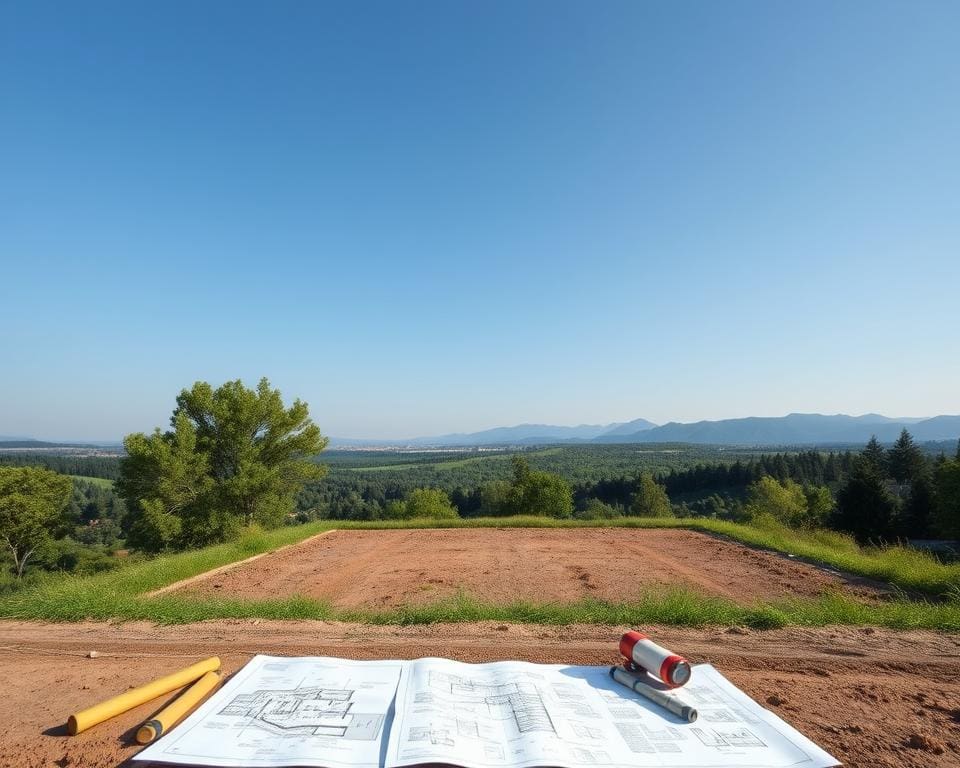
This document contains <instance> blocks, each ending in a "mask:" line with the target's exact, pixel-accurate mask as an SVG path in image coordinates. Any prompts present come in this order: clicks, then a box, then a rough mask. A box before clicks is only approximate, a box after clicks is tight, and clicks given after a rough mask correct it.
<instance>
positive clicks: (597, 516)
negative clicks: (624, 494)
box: [573, 498, 623, 520]
mask: <svg viewBox="0 0 960 768" xmlns="http://www.w3.org/2000/svg"><path fill="white" fill-rule="evenodd" d="M573 516H574V517H575V518H577V519H578V520H612V519H614V518H617V517H623V507H619V506H614V505H612V504H604V503H603V502H602V501H600V499H594V498H590V499H587V503H586V506H585V507H584V508H583V509H582V510H578V511H577V512H574V513H573Z"/></svg>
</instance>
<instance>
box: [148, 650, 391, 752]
mask: <svg viewBox="0 0 960 768" xmlns="http://www.w3.org/2000/svg"><path fill="white" fill-rule="evenodd" d="M403 666H404V662H400V661H348V660H346V659H334V658H325V657H304V658H283V657H277V656H255V657H254V658H253V659H252V660H251V661H250V663H249V664H247V665H246V666H245V667H244V668H243V669H241V670H240V671H239V672H237V674H235V675H234V676H233V677H232V678H231V679H230V680H229V682H227V683H226V684H225V685H224V686H223V687H222V688H221V689H220V690H219V691H217V692H216V693H215V694H214V695H213V696H212V697H211V698H209V699H208V700H207V701H206V702H204V704H202V705H201V706H200V707H199V708H198V709H197V710H196V711H195V712H194V713H193V714H192V715H190V717H188V718H187V719H186V720H184V721H183V722H182V723H180V725H178V726H177V727H176V728H174V729H173V730H171V731H170V733H169V734H167V735H165V736H162V737H161V738H160V739H159V740H157V741H156V742H154V743H153V744H151V745H150V746H148V747H147V748H146V749H145V750H143V751H142V752H140V753H139V754H138V755H137V756H136V757H135V758H134V759H135V760H150V761H156V762H165V763H178V764H182V765H209V766H228V767H229V768H239V766H251V767H255V766H270V767H278V766H322V767H323V768H380V766H382V765H383V754H382V753H383V749H384V746H385V744H386V738H387V736H386V734H387V732H388V730H389V728H390V717H391V716H392V713H393V701H394V695H395V693H396V690H397V683H398V682H399V681H400V673H401V671H402V670H403Z"/></svg>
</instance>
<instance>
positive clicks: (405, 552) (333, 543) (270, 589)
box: [175, 528, 883, 608]
mask: <svg viewBox="0 0 960 768" xmlns="http://www.w3.org/2000/svg"><path fill="white" fill-rule="evenodd" d="M668 585H670V586H677V585H682V586H686V587H689V588H691V589H694V590H697V591H699V592H703V593H705V594H710V595H718V596H721V597H725V598H729V599H732V600H736V601H738V602H741V603H753V602H757V601H762V600H770V599H773V598H779V597H785V596H791V597H817V596H819V595H821V594H823V593H824V592H827V591H830V590H837V589H844V590H847V591H851V592H853V593H855V594H857V595H859V596H861V597H877V596H878V595H881V594H883V588H882V586H880V585H877V584H870V583H868V582H866V580H864V579H857V578H855V577H850V576H846V575H844V574H840V573H836V572H831V571H828V570H826V569H824V568H820V567H817V566H814V565H810V564H807V563H804V562H801V561H798V560H796V559H792V558H790V557H787V556H785V555H779V554H776V553H772V552H766V551H760V550H755V549H751V548H750V547H746V546H744V545H742V544H737V543H735V542H731V541H727V540H724V539H719V538H715V537H712V536H708V535H706V534H703V533H698V532H695V531H682V530H670V529H650V530H637V529H617V528H581V529H575V530H569V529H568V530H563V529H536V528H467V529H456V530H444V529H439V530H423V529H419V530H377V531H333V532H331V533H329V534H326V535H323V536H317V537H314V538H312V539H308V540H307V541H304V542H302V543H300V544H296V545H293V546H290V547H285V548H284V549H282V550H279V551H277V552H275V553H273V554H270V555H266V556H262V557H258V558H257V559H256V560H255V561H251V562H247V563H241V564H239V565H237V566H236V567H234V568H227V569H223V570H220V571H217V572H212V573H210V574H209V575H206V576H201V577H199V578H194V579H191V580H189V582H188V583H187V582H185V583H184V584H183V585H182V586H181V587H179V588H176V589H175V591H177V592H179V593H180V594H190V595H218V596H230V597H242V598H251V599H263V598H276V597H289V596H291V595H302V596H306V597H312V598H318V599H325V600H329V601H330V602H331V603H333V604H334V605H336V606H339V607H349V608H358V607H362V608H390V607H395V606H398V605H402V604H417V603H427V602H435V601H437V600H439V599H442V598H445V597H450V596H452V595H455V594H457V593H458V592H460V591H463V592H466V593H468V594H469V595H471V596H472V597H475V598H478V599H480V600H483V601H488V602H493V603H504V602H513V601H517V600H528V601H534V602H572V601H576V600H579V599H581V598H584V597H588V596H589V597H595V598H601V599H606V600H612V601H627V600H631V599H634V598H636V597H638V596H639V595H640V593H641V591H643V590H644V589H649V588H656V587H662V586H668Z"/></svg>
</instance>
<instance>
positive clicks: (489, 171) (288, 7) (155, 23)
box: [0, 0, 960, 439]
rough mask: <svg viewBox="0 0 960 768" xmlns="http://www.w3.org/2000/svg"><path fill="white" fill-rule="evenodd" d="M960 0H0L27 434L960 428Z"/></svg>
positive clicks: (3, 132)
mask: <svg viewBox="0 0 960 768" xmlns="http://www.w3.org/2000/svg"><path fill="white" fill-rule="evenodd" d="M958 29H960V3H957V2H954V1H953V0H947V1H944V2H932V1H930V2H928V1H925V2H907V1H906V0H904V1H903V2H882V1H878V0H869V2H842V3H836V2H832V1H831V2H789V3H788V2H770V1H769V0H761V1H758V2H750V3H745V2H723V3H713V2H706V1H704V2H697V3H685V2H674V1H673V0H671V2H661V3H656V4H655V3H644V2H626V3H617V2H602V3H593V2H581V3H564V2H553V1H551V2H512V1H511V2H483V3H478V2H470V3H467V2H449V1H447V0H444V2H437V3H428V2H420V1H419V0H418V1H417V2H410V3H398V2H383V3H363V2H344V3H340V4H331V3H320V2H296V3H294V2H286V3H284V2H262V3H251V2H223V3H214V2H201V3H197V2H184V3H177V2H153V3H147V2H126V1H124V2H116V3H104V2H91V3H68V2H64V3H55V4H48V3H45V2H38V1H37V0H25V1H24V2H10V0H7V1H6V2H4V3H3V4H2V6H0V328H2V333H0V368H2V372H0V434H7V435H20V434H25V435H33V436H37V437H46V438H73V439H84V438H86V439H109V438H114V437H119V436H122V435H123V434H124V433H126V432H130V431H134V430H146V429H151V428H152V427H153V426H155V425H160V424H165V423H166V420H167V418H168V417H169V414H170V411H171V410H172V408H173V405H174V397H175V395H176V393H177V392H178V391H179V389H180V388H182V387H184V386H188V385H189V384H191V383H192V382H193V381H195V380H197V379H204V380H208V381H211V382H213V383H220V382H222V381H224V380H227V379H233V378H242V379H244V380H246V381H248V382H250V383H251V384H252V383H254V382H255V381H256V380H257V379H258V378H259V377H260V376H262V375H266V376H268V377H269V378H270V379H271V381H272V382H273V383H274V384H275V385H277V386H279V387H280V388H281V390H282V391H283V392H284V394H285V395H287V396H289V397H293V396H299V397H301V398H303V399H305V400H307V401H308V402H309V403H310V405H311V410H312V412H313V414H314V416H315V419H316V421H317V422H318V423H319V424H320V426H321V428H322V429H323V430H324V432H325V433H327V434H332V435H337V436H347V437H371V436H376V437H401V436H412V435H420V434H435V433H438V432H446V431H460V430H473V429H479V428H485V427H490V426H495V425H501V424H512V423H518V422H523V421H532V422H551V423H568V424H572V423H580V422H589V423H599V422H607V421H612V420H627V419H631V418H635V417H638V416H643V417H646V418H649V419H652V420H654V421H657V422H663V421H667V420H671V419H673V420H681V421H687V420H694V419H700V418H725V417H733V416H744V415H781V414H785V413H787V412H790V411H820V412H829V413H835V412H850V413H863V412H867V411H880V412H883V413H886V414H888V415H895V416H896V415H932V414H935V413H942V412H949V413H957V412H960V343H958V328H960V326H958V308H960V97H958V94H960V45H958V43H957V31H958Z"/></svg>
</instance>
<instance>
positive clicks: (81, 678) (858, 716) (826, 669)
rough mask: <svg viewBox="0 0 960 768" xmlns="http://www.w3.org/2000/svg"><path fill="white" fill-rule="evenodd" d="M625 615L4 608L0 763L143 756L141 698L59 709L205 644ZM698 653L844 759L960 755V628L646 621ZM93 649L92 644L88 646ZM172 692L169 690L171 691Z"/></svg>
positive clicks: (483, 653) (854, 767)
mask: <svg viewBox="0 0 960 768" xmlns="http://www.w3.org/2000/svg"><path fill="white" fill-rule="evenodd" d="M624 629H625V627H599V626H572V627H543V626H531V625H513V624H509V625H508V624H497V623H493V622H485V623H480V624H447V625H433V626H416V627H373V626H366V625H357V624H339V623H330V622H261V621H256V620H255V621H231V622H203V623H201V624H192V625H187V626H179V627H156V626H153V625H150V624H143V623H138V624H123V625H112V624H100V623H86V624H55V625H49V624H33V623H19V622H0V679H2V680H4V682H5V690H4V694H5V695H4V696H3V697H2V698H0V768H51V767H52V766H61V767H63V766H77V767H78V768H79V767H81V766H82V767H83V768H108V767H112V766H117V765H130V766H134V765H137V764H135V763H127V762H125V761H127V760H129V758H130V757H131V756H132V755H134V754H136V752H137V751H138V750H139V747H137V746H136V745H135V744H133V743H132V738H133V734H134V732H135V730H134V729H135V728H136V727H137V726H138V725H139V724H140V723H141V722H143V721H144V720H146V719H148V718H149V717H150V716H151V715H152V714H153V713H154V712H156V711H157V710H159V709H160V708H161V707H162V706H163V704H164V703H165V702H164V701H163V700H161V701H158V702H153V703H150V704H145V705H143V706H142V707H138V708H137V709H136V710H134V711H132V712H128V713H126V714H125V715H122V716H120V717H118V718H116V719H115V720H113V721H110V722H108V723H104V724H102V725H99V726H97V727H95V728H93V729H91V730H90V731H87V732H85V733H82V734H80V735H79V736H76V737H68V736H66V731H65V729H64V727H63V723H64V722H65V720H66V718H67V715H68V714H70V712H72V711H74V710H76V709H80V708H83V707H86V706H89V705H90V704H92V703H94V702H96V701H99V700H101V699H103V698H105V697H107V696H112V695H115V694H117V693H121V692H122V691H123V690H125V689H126V688H127V687H129V686H135V685H139V684H141V683H144V682H146V681H147V680H150V679H152V678H154V677H156V676H158V675H161V674H166V673H168V672H172V671H174V670H176V669H178V668H180V667H183V666H186V665H187V664H188V663H190V662H191V661H194V660H196V659H198V658H200V657H203V656H209V655H213V654H217V655H219V656H220V657H221V658H222V659H223V663H224V669H225V670H226V671H227V672H233V671H235V670H236V669H238V668H239V667H240V666H242V665H243V664H244V663H246V662H247V661H248V660H249V659H250V657H251V656H252V655H253V654H255V653H271V654H276V655H290V656H294V655H329V656H342V657H346V658H356V659H370V658H415V657H420V656H446V657H449V658H454V659H460V660H461V661H474V662H476V661H495V660H498V659H525V660H528V661H538V662H552V663H571V664H573V663H575V664H610V663H612V662H614V661H615V660H616V655H617V652H616V641H617V639H618V638H619V636H620V633H621V632H622V631H623V630H624ZM646 629H647V630H648V631H650V632H651V633H652V634H653V635H654V636H655V637H656V638H657V639H658V640H660V641H661V642H663V643H664V644H665V645H667V646H668V647H672V648H674V649H676V650H678V651H680V652H682V653H684V654H685V655H687V656H688V657H689V658H690V659H691V660H692V661H696V662H710V663H712V664H714V665H716V666H717V667H718V668H719V669H720V671H721V672H723V674H724V675H726V676H727V677H728V678H730V680H732V681H733V682H734V683H735V684H736V685H738V686H740V687H741V688H742V689H743V690H744V691H746V692H747V693H748V694H749V695H750V696H752V697H753V698H754V699H755V700H757V701H758V702H760V703H761V704H763V705H764V706H766V707H767V708H769V709H771V710H772V711H774V712H776V713H777V714H778V715H779V716H780V717H782V718H783V719H784V720H786V721H787V722H789V723H790V724H791V725H793V726H794V727H795V728H797V729H799V730H800V731H802V732H803V733H804V734H806V735H807V736H809V737H810V738H811V739H813V740H814V741H815V742H817V743H818V744H820V745H821V746H823V747H824V749H827V750H828V751H829V752H831V753H832V754H833V755H835V756H836V757H837V758H838V759H840V760H842V761H843V763H844V764H845V765H846V766H850V767H851V768H894V766H896V768H920V767H921V766H925V767H926V766H931V767H933V768H948V766H956V765H958V764H960V638H958V637H956V636H952V635H942V634H937V633H933V632H902V633H897V632H891V631H887V630H879V629H878V630H873V629H870V628H866V629H849V628H847V629H825V630H808V629H784V630H771V631H766V632H752V631H749V630H746V629H737V628H731V629H710V630H687V629H671V628H657V627H647V628H646ZM92 650H95V651H97V652H98V655H97V657H96V658H88V654H89V652H90V651H92ZM165 698H168V697H165Z"/></svg>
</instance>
